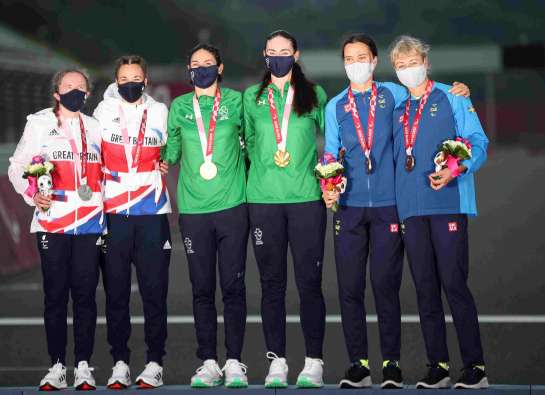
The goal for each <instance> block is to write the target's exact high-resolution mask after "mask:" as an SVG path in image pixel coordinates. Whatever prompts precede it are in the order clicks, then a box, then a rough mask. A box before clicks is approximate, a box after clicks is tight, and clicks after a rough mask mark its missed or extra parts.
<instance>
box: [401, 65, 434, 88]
mask: <svg viewBox="0 0 545 395" xmlns="http://www.w3.org/2000/svg"><path fill="white" fill-rule="evenodd" d="M396 74H397V78H399V81H400V82H401V83H402V84H403V85H405V86H406V87H407V88H416V87H417V86H418V85H420V84H422V83H423V82H424V80H425V79H426V75H427V70H426V66H424V65H423V64H421V65H419V66H413V67H407V68H406V69H403V70H396Z"/></svg>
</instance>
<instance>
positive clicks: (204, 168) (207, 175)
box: [199, 162, 218, 181]
mask: <svg viewBox="0 0 545 395" xmlns="http://www.w3.org/2000/svg"><path fill="white" fill-rule="evenodd" d="M199 173H200V174H201V177H202V178H204V179H205V180H206V181H210V180H212V179H213V178H215V177H216V175H217V174H218V168H217V167H216V165H215V163H214V162H204V163H203V164H202V165H201V167H200V169H199Z"/></svg>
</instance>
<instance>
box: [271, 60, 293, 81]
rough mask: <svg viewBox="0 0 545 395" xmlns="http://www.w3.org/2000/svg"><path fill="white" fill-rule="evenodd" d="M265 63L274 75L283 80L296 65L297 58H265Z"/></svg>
mask: <svg viewBox="0 0 545 395" xmlns="http://www.w3.org/2000/svg"><path fill="white" fill-rule="evenodd" d="M265 63H266V64H267V68H268V69H269V70H270V71H271V73H272V75H274V76H275V77H278V78H281V77H283V76H285V75H286V74H288V73H289V72H290V70H291V68H292V67H293V64H294V63H295V58H294V57H293V55H291V56H270V55H267V56H265Z"/></svg>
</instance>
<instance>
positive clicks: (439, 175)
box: [428, 167, 454, 191]
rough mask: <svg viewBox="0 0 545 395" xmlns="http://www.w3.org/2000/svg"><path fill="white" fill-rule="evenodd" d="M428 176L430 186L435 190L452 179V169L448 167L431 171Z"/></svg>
mask: <svg viewBox="0 0 545 395" xmlns="http://www.w3.org/2000/svg"><path fill="white" fill-rule="evenodd" d="M428 178H429V179H430V186H431V187H432V189H435V190H436V191H438V190H439V189H441V188H443V187H444V186H446V185H447V184H448V183H449V182H451V181H452V180H453V179H454V177H453V176H452V171H451V170H450V169H449V168H448V167H447V168H445V169H443V170H441V171H437V172H435V173H431V174H430V175H429V176H428Z"/></svg>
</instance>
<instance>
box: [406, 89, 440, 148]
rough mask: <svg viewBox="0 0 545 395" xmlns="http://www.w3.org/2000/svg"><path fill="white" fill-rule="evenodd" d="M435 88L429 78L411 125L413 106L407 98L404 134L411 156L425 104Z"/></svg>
mask: <svg viewBox="0 0 545 395" xmlns="http://www.w3.org/2000/svg"><path fill="white" fill-rule="evenodd" d="M432 88H433V81H432V80H428V83H427V84H426V90H425V91H424V95H423V96H422V97H421V98H420V103H419V105H418V110H417V111H416V115H415V116H414V120H413V124H412V126H410V127H409V110H410V108H411V99H410V98H409V99H407V104H405V113H404V114H403V135H404V137H405V151H406V152H407V155H409V156H411V155H412V152H413V147H414V143H415V142H416V136H417V134H418V128H419V126H420V119H421V118H422V112H423V111H424V106H425V105H426V103H427V101H428V97H429V96H430V93H431V90H432Z"/></svg>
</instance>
